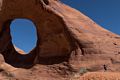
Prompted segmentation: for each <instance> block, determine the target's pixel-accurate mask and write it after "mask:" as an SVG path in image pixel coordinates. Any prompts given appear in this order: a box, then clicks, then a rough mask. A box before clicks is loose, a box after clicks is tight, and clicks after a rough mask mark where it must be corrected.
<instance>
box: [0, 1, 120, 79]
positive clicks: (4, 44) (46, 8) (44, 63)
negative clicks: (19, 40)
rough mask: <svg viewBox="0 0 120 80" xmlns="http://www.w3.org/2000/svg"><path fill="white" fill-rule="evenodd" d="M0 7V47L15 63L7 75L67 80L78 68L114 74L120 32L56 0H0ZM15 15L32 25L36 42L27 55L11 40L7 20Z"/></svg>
mask: <svg viewBox="0 0 120 80" xmlns="http://www.w3.org/2000/svg"><path fill="white" fill-rule="evenodd" d="M0 9H1V10H0V26H1V28H0V52H1V54H2V55H3V57H4V59H5V62H6V63H7V64H10V65H12V66H14V67H16V68H18V69H17V70H15V71H12V72H9V73H11V74H13V75H12V79H18V80H70V76H71V75H72V74H78V73H79V71H81V69H83V68H84V69H85V70H87V71H88V72H99V71H110V72H118V75H119V71H120V69H119V67H120V65H119V64H120V51H119V49H120V36H118V35H116V34H114V33H112V32H110V31H108V30H105V29H103V28H102V27H101V26H99V25H98V24H96V23H95V22H94V21H92V20H91V19H90V18H88V17H87V16H85V15H83V14H82V13H81V12H79V11H77V10H75V9H73V8H70V7H69V6H67V5H65V4H63V3H61V2H60V1H58V0H29V1H28V0H0ZM16 18H26V19H30V20H32V21H33V23H35V25H36V28H37V36H38V41H37V46H36V47H35V48H34V49H33V50H32V51H31V52H30V53H29V54H27V55H21V54H19V53H18V52H17V51H16V50H15V49H14V46H13V44H12V42H11V36H10V23H11V21H12V20H13V19H16ZM21 68H29V69H21ZM7 69H8V70H9V68H7ZM4 70H5V69H4ZM2 74H3V72H2V73H1V74H0V76H1V75H2ZM1 77H2V76H1ZM3 77H6V75H5V76H3ZM10 78H11V77H10ZM78 80H79V79H78ZM83 80H84V79H83Z"/></svg>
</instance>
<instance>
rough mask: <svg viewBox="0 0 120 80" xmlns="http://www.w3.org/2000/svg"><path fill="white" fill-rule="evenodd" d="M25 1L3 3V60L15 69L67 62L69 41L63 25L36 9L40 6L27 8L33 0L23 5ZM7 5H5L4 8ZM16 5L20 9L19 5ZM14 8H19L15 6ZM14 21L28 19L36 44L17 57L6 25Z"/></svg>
mask: <svg viewBox="0 0 120 80" xmlns="http://www.w3.org/2000/svg"><path fill="white" fill-rule="evenodd" d="M26 1H27V0H24V1H23V2H22V0H19V1H18V2H15V4H14V2H11V1H10V2H9V1H8V2H6V1H5V3H4V4H3V8H4V10H3V11H2V12H0V17H1V18H2V19H0V26H2V28H1V32H2V34H1V37H0V38H1V39H2V40H1V42H0V45H1V46H0V50H1V53H2V54H3V56H4V58H5V61H6V62H7V63H9V64H11V65H13V66H15V67H30V66H32V65H34V64H36V63H41V64H54V63H60V62H64V61H67V60H68V58H69V53H70V52H71V51H72V46H71V41H69V36H68V35H69V34H68V33H67V32H66V31H65V25H64V22H63V21H62V20H61V19H60V18H59V17H58V16H57V15H56V14H54V13H53V12H52V11H47V10H45V8H43V7H40V5H42V3H39V4H38V3H37V4H36V3H35V4H34V5H33V6H32V7H31V6H30V4H31V3H34V0H30V2H29V4H25V3H26ZM8 3H9V5H7V4H8ZM20 3H21V4H22V6H21V5H19V4H20ZM4 5H6V6H4ZM16 5H17V6H21V7H15V6H16ZM28 7H29V8H28ZM34 7H35V8H34ZM36 7H37V8H36ZM6 9H7V10H6ZM31 11H32V12H31ZM8 12H9V14H8ZM36 13H38V14H36ZM16 18H25V19H29V20H31V21H33V23H35V25H36V29H37V37H38V41H37V45H36V47H35V48H34V49H33V50H32V51H31V52H30V53H29V54H27V55H21V54H19V53H18V52H17V51H16V50H15V48H14V46H13V44H12V40H11V35H10V23H11V21H12V20H13V19H16ZM4 44H5V45H4ZM3 47H4V48H3Z"/></svg>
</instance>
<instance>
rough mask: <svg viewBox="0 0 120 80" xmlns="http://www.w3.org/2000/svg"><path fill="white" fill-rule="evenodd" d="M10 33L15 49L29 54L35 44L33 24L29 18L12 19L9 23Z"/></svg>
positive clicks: (34, 27)
mask: <svg viewBox="0 0 120 80" xmlns="http://www.w3.org/2000/svg"><path fill="white" fill-rule="evenodd" d="M10 34H11V37H12V43H13V45H14V48H15V50H16V51H17V52H18V53H20V54H29V53H30V52H31V51H32V50H33V49H34V48H35V47H36V44H37V31H36V26H35V24H34V23H33V22H32V21H31V20H29V19H22V18H18V19H14V20H13V21H12V22H11V24H10Z"/></svg>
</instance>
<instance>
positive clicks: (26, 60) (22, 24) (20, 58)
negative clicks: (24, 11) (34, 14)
mask: <svg viewBox="0 0 120 80" xmlns="http://www.w3.org/2000/svg"><path fill="white" fill-rule="evenodd" d="M15 28H17V29H15ZM2 31H3V32H2V33H0V35H1V38H2V39H1V43H3V44H4V45H3V44H1V46H3V47H4V50H1V54H2V55H3V56H4V59H5V62H6V63H8V64H10V65H12V66H14V67H20V68H30V67H32V66H33V65H34V61H35V58H36V55H37V51H36V50H37V44H38V40H37V36H38V35H37V32H36V26H35V25H34V23H33V22H32V21H31V20H29V19H14V20H8V21H6V22H5V23H4V24H3V28H2ZM31 31H33V34H32V32H31ZM19 32H22V34H20V33H19ZM29 37H30V38H29ZM13 38H16V39H15V40H16V41H20V40H21V39H23V38H25V40H26V41H27V42H20V44H17V45H20V46H19V48H22V49H23V50H25V51H23V50H20V49H18V48H17V47H18V46H17V47H15V45H16V43H15V42H14V39H13ZM19 39H20V40H19ZM29 40H31V41H29ZM21 41H22V40H21ZM26 43H28V44H26ZM21 44H22V46H21ZM30 45H33V46H30ZM25 52H26V53H29V54H26V53H25Z"/></svg>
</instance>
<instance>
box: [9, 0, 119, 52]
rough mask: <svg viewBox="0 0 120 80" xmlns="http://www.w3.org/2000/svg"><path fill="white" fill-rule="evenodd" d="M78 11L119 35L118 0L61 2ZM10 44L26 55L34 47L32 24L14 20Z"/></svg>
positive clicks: (66, 0)
mask: <svg viewBox="0 0 120 80" xmlns="http://www.w3.org/2000/svg"><path fill="white" fill-rule="evenodd" d="M61 1H62V2H63V3H65V4H68V5H69V6H71V7H73V8H76V9H77V10H80V11H81V12H82V13H84V14H85V15H87V16H88V17H90V18H91V19H92V20H94V21H95V22H96V23H98V24H99V25H101V26H102V27H104V28H106V29H108V30H110V31H112V32H114V33H116V34H120V0H61ZM11 35H12V42H13V44H15V45H16V46H17V47H18V48H20V49H22V50H24V51H25V52H26V53H28V52H29V51H30V50H31V49H33V48H34V47H35V46H36V41H37V35H36V29H35V25H34V23H32V22H31V21H30V20H22V19H16V20H14V21H13V22H12V24H11Z"/></svg>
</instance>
